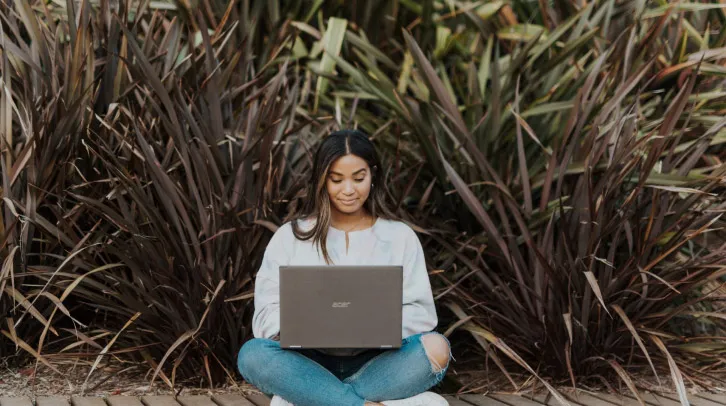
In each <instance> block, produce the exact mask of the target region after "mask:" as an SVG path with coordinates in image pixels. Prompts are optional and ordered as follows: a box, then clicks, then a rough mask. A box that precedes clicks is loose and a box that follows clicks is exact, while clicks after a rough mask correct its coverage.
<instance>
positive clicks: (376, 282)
mask: <svg viewBox="0 0 726 406" xmlns="http://www.w3.org/2000/svg"><path fill="white" fill-rule="evenodd" d="M402 296H403V267H401V266H281V267H280V346H281V347H282V348H400V347H401V338H402V337H401V323H402V303H403V297H402Z"/></svg>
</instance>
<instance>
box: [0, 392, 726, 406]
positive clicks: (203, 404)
mask: <svg viewBox="0 0 726 406" xmlns="http://www.w3.org/2000/svg"><path fill="white" fill-rule="evenodd" d="M566 396H567V397H568V398H569V399H568V400H569V401H570V402H571V404H572V405H573V406H631V405H632V406H636V405H638V402H637V401H636V400H635V399H633V398H630V397H627V396H613V395H606V394H599V393H597V394H589V393H585V392H578V393H577V394H568V395H566ZM446 398H447V400H448V401H449V404H450V405H451V406H538V405H540V406H541V405H558V404H559V403H558V402H557V401H556V400H555V399H553V398H552V396H551V395H549V394H545V395H541V396H537V397H534V398H530V397H523V396H517V395H509V394H488V395H461V396H459V397H454V396H447V397H446ZM643 400H644V401H645V402H646V404H647V405H648V406H678V405H680V403H679V402H678V397H677V396H676V395H669V394H667V395H663V396H657V395H653V394H645V395H643ZM689 401H690V403H691V405H693V406H726V395H713V394H699V395H691V396H690V397H689ZM269 404H270V399H269V398H267V397H265V396H262V395H247V396H246V397H243V396H241V395H213V396H179V397H177V398H176V399H175V398H174V397H173V396H141V397H134V396H110V397H106V398H101V397H71V398H70V399H68V398H65V397H38V398H37V399H35V403H34V402H33V401H32V400H31V399H30V398H4V397H0V406H269Z"/></svg>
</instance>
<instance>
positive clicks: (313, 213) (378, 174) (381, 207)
mask: <svg viewBox="0 0 726 406" xmlns="http://www.w3.org/2000/svg"><path fill="white" fill-rule="evenodd" d="M349 154H353V155H355V156H357V157H359V158H361V159H363V160H364V161H366V162H367V163H368V166H369V167H370V169H371V179H372V180H371V191H370V194H369V195H368V199H366V201H365V202H363V207H365V209H366V210H367V211H368V213H370V214H371V215H372V216H373V218H383V219H390V220H397V219H398V218H397V216H396V215H395V214H393V212H392V211H391V210H390V209H389V208H388V206H387V205H386V192H385V190H386V189H385V185H384V183H383V182H384V176H383V174H382V172H383V171H381V169H380V168H381V163H380V161H379V159H378V153H377V152H376V148H375V146H374V145H373V143H372V142H371V141H370V140H369V139H368V137H367V136H366V135H365V134H364V133H363V132H362V131H360V130H339V131H334V132H333V133H331V134H330V135H328V136H327V137H326V138H325V139H324V140H323V141H322V142H321V143H320V146H318V149H317V150H316V152H315V155H314V157H313V169H312V172H311V174H310V181H309V182H308V187H307V191H306V193H305V194H306V198H305V201H304V202H303V204H302V207H300V209H299V210H297V211H296V212H295V213H294V214H292V215H291V218H292V232H293V234H295V237H296V238H297V239H299V240H303V241H308V240H312V241H313V243H314V244H315V245H316V246H317V247H318V251H319V252H322V255H323V258H325V262H326V263H327V264H330V263H331V262H332V260H331V259H330V255H328V248H327V244H326V241H327V238H328V228H329V227H330V223H331V210H332V208H331V206H330V197H329V196H328V190H327V188H326V186H325V182H326V179H327V176H328V171H329V170H330V167H331V165H332V164H333V162H335V160H336V159H338V158H340V157H343V156H345V155H349ZM312 217H314V218H315V219H316V220H317V221H316V222H315V225H314V226H313V227H312V228H311V229H309V230H303V229H302V228H301V227H300V224H299V221H300V220H303V219H309V218H312Z"/></svg>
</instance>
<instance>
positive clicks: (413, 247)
mask: <svg viewBox="0 0 726 406" xmlns="http://www.w3.org/2000/svg"><path fill="white" fill-rule="evenodd" d="M438 323H439V321H438V317H437V315H436V307H435V306H434V297H433V293H432V292H431V281H430V280H429V274H428V270H427V269H426V259H425V257H424V252H423V247H421V242H420V241H419V239H418V236H417V235H416V233H415V232H414V231H413V229H411V228H409V233H408V235H407V236H406V248H405V254H404V263H403V325H402V331H401V335H402V338H406V337H408V336H410V335H414V334H418V333H425V332H428V331H432V330H433V329H434V328H436V325H437V324H438Z"/></svg>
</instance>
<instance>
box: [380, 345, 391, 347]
mask: <svg viewBox="0 0 726 406" xmlns="http://www.w3.org/2000/svg"><path fill="white" fill-rule="evenodd" d="M391 347H393V346H392V345H382V346H381V348H391Z"/></svg>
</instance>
